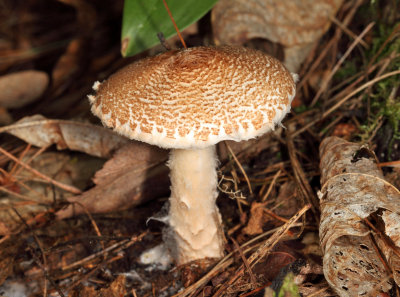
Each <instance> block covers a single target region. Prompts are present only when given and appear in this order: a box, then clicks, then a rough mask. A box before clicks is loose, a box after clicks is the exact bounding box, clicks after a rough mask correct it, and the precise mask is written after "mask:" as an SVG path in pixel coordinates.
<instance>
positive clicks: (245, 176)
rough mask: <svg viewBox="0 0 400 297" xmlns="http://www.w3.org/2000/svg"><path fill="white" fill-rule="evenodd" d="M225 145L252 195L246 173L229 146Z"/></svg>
mask: <svg viewBox="0 0 400 297" xmlns="http://www.w3.org/2000/svg"><path fill="white" fill-rule="evenodd" d="M225 145H226V147H227V148H228V150H229V152H230V153H231V155H232V157H233V159H234V160H235V163H236V165H237V166H238V167H239V169H240V171H241V172H242V174H243V176H244V178H245V180H246V183H247V186H248V187H249V192H250V194H251V195H253V189H252V188H251V183H250V180H249V177H248V176H247V174H246V171H245V170H244V169H243V167H242V164H240V162H239V160H238V158H236V155H235V153H234V152H233V150H232V149H231V147H230V145H229V144H228V143H227V142H226V141H225Z"/></svg>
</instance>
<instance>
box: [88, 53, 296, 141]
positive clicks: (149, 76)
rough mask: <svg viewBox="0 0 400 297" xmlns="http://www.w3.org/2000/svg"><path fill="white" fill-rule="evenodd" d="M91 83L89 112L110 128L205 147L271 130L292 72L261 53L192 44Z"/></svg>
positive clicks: (291, 87)
mask: <svg viewBox="0 0 400 297" xmlns="http://www.w3.org/2000/svg"><path fill="white" fill-rule="evenodd" d="M94 89H95V91H97V93H96V95H94V96H92V95H90V96H89V99H90V102H91V103H92V112H93V113H94V114H95V115H96V116H98V117H99V118H100V119H101V120H102V122H103V124H104V125H105V126H108V127H111V128H113V129H114V130H115V131H117V132H118V133H120V134H122V135H124V136H126V137H129V138H131V139H136V140H140V141H144V142H147V143H150V144H155V145H158V146H160V147H164V148H202V147H206V146H209V145H213V144H215V143H218V142H219V141H222V140H236V141H241V140H247V139H250V138H254V137H257V136H260V135H262V134H264V133H265V132H267V131H269V130H271V129H274V127H275V125H276V124H280V122H281V120H282V119H283V117H284V116H285V115H286V113H288V112H289V111H290V103H291V101H292V100H293V98H294V95H295V78H294V76H292V75H291V74H290V73H289V72H288V70H287V69H286V68H285V67H284V66H283V65H282V64H281V63H280V62H279V61H278V60H276V59H275V58H272V57H270V56H268V55H266V54H264V53H262V52H260V51H256V50H253V49H248V48H244V47H233V46H222V47H195V48H189V49H186V50H179V51H178V50H175V51H170V52H166V53H163V54H161V55H159V56H155V57H151V58H147V59H143V60H140V61H138V62H136V63H133V64H131V65H128V66H127V67H125V68H123V69H121V70H120V71H118V72H117V73H115V74H114V75H112V76H111V77H110V78H109V79H108V80H106V81H105V82H103V83H101V84H100V83H98V82H97V83H95V85H94Z"/></svg>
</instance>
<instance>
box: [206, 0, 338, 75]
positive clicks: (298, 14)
mask: <svg viewBox="0 0 400 297" xmlns="http://www.w3.org/2000/svg"><path fill="white" fill-rule="evenodd" d="M341 4H342V0H318V1H314V0H291V1H279V0H220V1H219V2H218V3H217V5H215V6H214V8H213V11H212V23H213V31H214V38H215V40H216V43H217V44H218V43H219V44H244V43H246V42H247V41H249V40H251V39H255V38H262V39H266V40H269V41H271V42H273V43H278V44H280V45H282V46H283V47H284V56H285V58H284V63H285V65H286V67H287V68H288V69H289V70H290V71H292V72H297V71H298V69H299V67H300V65H301V63H302V62H303V60H304V59H305V57H306V56H307V55H308V54H309V52H310V50H311V49H312V47H313V46H314V44H315V42H317V41H318V39H319V38H320V37H321V36H322V34H324V32H325V31H326V30H327V29H328V28H329V25H330V17H332V16H334V15H335V14H336V11H337V10H338V9H339V7H340V5H341Z"/></svg>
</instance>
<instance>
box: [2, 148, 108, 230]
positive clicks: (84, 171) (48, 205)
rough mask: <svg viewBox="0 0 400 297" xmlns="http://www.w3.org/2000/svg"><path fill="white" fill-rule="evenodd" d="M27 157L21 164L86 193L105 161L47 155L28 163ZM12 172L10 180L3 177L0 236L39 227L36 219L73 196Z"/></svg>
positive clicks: (23, 172)
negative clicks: (30, 226)
mask: <svg viewBox="0 0 400 297" xmlns="http://www.w3.org/2000/svg"><path fill="white" fill-rule="evenodd" d="M32 156H33V154H30V153H28V154H27V155H26V156H24V157H23V158H22V160H21V161H22V162H24V163H28V162H29V165H30V166H31V167H32V168H34V169H36V170H38V171H39V172H40V173H42V174H44V175H46V176H48V177H51V178H52V179H54V180H56V181H57V182H60V183H62V184H64V185H71V186H72V185H73V186H75V187H79V189H81V190H83V189H85V188H86V187H87V186H88V183H89V182H90V178H91V177H92V176H93V174H94V172H96V171H97V170H98V169H99V168H101V166H102V164H103V160H100V159H98V158H93V157H90V156H87V155H83V154H80V155H71V154H68V153H63V152H44V153H42V154H40V155H39V156H36V157H35V158H34V159H33V160H31V161H29V160H30V159H31V157H32ZM17 168H18V169H16V170H14V169H10V170H9V171H10V172H11V173H10V176H9V177H8V176H4V175H3V176H2V180H1V181H2V184H1V187H0V235H7V234H10V233H13V232H16V231H18V230H20V229H21V228H24V227H25V224H24V222H23V221H22V220H24V221H25V222H26V223H28V225H32V224H37V223H38V219H37V218H36V216H37V215H40V214H45V213H46V212H47V211H49V210H51V209H52V208H53V207H54V206H55V204H56V203H59V202H65V199H66V198H67V197H69V196H72V195H73V194H71V193H69V192H67V191H64V190H63V189H61V188H58V187H54V186H53V185H51V184H49V183H48V182H46V181H44V180H42V179H40V178H39V177H38V176H36V175H35V174H34V173H33V172H31V171H29V170H27V169H25V168H21V167H17Z"/></svg>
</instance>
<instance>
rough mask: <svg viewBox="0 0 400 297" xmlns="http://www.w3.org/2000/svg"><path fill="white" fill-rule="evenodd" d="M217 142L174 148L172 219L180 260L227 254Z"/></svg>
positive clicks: (175, 244)
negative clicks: (220, 208)
mask: <svg viewBox="0 0 400 297" xmlns="http://www.w3.org/2000/svg"><path fill="white" fill-rule="evenodd" d="M217 162H218V161H217V156H216V152H215V146H210V147H207V148H204V149H175V150H172V151H171V155H170V159H169V168H170V170H171V173H170V177H171V198H170V210H169V223H170V227H171V229H172V232H173V234H172V238H170V240H171V239H172V240H173V241H174V242H173V245H174V247H173V248H172V252H173V255H174V257H175V259H176V260H177V262H178V264H184V263H187V262H189V261H193V260H196V259H202V258H207V257H210V258H220V257H222V256H223V232H222V228H221V216H220V214H219V211H218V208H217V206H216V203H215V202H216V199H217V195H218V192H217V182H218V180H217V171H216V168H217Z"/></svg>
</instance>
